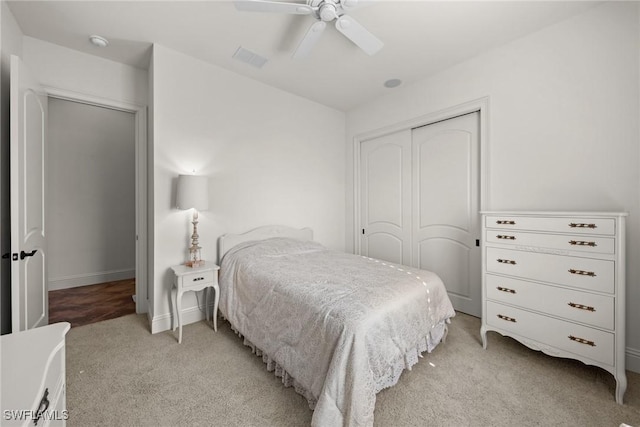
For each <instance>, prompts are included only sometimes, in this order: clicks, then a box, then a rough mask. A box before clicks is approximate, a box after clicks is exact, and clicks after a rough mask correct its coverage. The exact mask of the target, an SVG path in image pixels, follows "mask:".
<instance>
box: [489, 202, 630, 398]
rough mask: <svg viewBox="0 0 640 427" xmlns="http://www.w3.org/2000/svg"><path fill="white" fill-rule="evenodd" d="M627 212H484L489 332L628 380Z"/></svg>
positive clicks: (620, 385)
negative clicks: (626, 320) (626, 368)
mask: <svg viewBox="0 0 640 427" xmlns="http://www.w3.org/2000/svg"><path fill="white" fill-rule="evenodd" d="M625 217H626V214H625V213H601V212H580V213H576V212H482V235H483V239H482V257H483V259H482V327H481V330H480V333H481V336H482V345H483V347H484V348H486V347H487V331H496V332H499V333H501V334H502V335H506V336H510V337H512V338H515V339H516V340H518V341H520V342H521V343H523V344H525V345H526V346H528V347H530V348H533V349H535V350H540V351H542V352H544V353H546V354H549V355H551V356H559V357H567V358H572V359H577V360H580V361H582V362H584V363H586V364H589V365H595V366H599V367H601V368H603V369H605V370H607V371H608V372H610V373H612V374H613V376H614V377H615V379H616V383H617V384H616V401H617V402H618V403H620V404H622V402H623V397H624V393H625V390H626V388H627V377H626V374H625V240H624V236H625Z"/></svg>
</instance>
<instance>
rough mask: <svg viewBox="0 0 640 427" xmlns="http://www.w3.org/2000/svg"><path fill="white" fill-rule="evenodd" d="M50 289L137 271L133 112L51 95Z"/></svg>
mask: <svg viewBox="0 0 640 427" xmlns="http://www.w3.org/2000/svg"><path fill="white" fill-rule="evenodd" d="M48 114H49V116H48V120H49V121H48V158H47V167H48V171H47V176H48V179H47V205H46V212H47V229H48V230H49V233H48V239H47V244H48V258H49V261H48V266H49V272H48V279H49V290H56V289H65V288H70V287H74V286H84V285H92V284H96V283H104V282H109V281H114V280H122V279H128V278H133V277H135V261H136V258H135V256H136V254H135V235H136V227H135V225H136V222H135V219H136V216H135V215H136V210H135V120H134V115H133V114H132V113H128V112H124V111H118V110H113V109H108V108H102V107H97V106H93V105H88V104H84V103H78V102H71V101H67V100H62V99H56V98H50V99H49V108H48Z"/></svg>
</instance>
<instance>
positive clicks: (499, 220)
mask: <svg viewBox="0 0 640 427" xmlns="http://www.w3.org/2000/svg"><path fill="white" fill-rule="evenodd" d="M485 225H486V227H487V228H497V229H502V230H531V231H542V232H553V233H572V234H574V233H575V234H596V235H607V236H613V235H614V234H615V232H616V222H615V219H613V218H571V217H536V216H516V215H514V216H506V215H505V216H497V215H488V216H487V217H486V219H485Z"/></svg>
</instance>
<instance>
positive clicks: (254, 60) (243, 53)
mask: <svg viewBox="0 0 640 427" xmlns="http://www.w3.org/2000/svg"><path fill="white" fill-rule="evenodd" d="M233 57H234V58H235V59H237V60H238V61H242V62H246V63H247V64H249V65H253V66H254V67H256V68H262V66H263V65H264V64H266V63H267V58H263V57H262V56H260V55H258V54H257V53H254V52H251V51H250V50H247V49H245V48H243V47H242V46H240V47H239V48H238V50H236V53H234V54H233Z"/></svg>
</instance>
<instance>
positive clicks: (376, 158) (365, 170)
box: [359, 129, 411, 265]
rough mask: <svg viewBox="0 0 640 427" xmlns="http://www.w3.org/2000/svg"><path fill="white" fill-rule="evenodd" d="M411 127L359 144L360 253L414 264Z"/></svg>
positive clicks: (398, 262)
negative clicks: (412, 247)
mask: <svg viewBox="0 0 640 427" xmlns="http://www.w3.org/2000/svg"><path fill="white" fill-rule="evenodd" d="M410 171H411V130H410V129H407V130H403V131H400V132H396V133H393V134H389V135H385V136H381V137H378V138H374V139H371V140H368V141H364V142H362V144H361V146H360V206H361V209H360V214H361V219H360V225H361V230H359V232H360V253H361V254H362V255H366V256H370V257H372V258H377V259H382V260H385V261H390V262H395V263H397V264H404V265H410V264H411V252H410V251H411V241H410V240H411V234H410V233H411V191H410V189H411V173H410Z"/></svg>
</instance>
